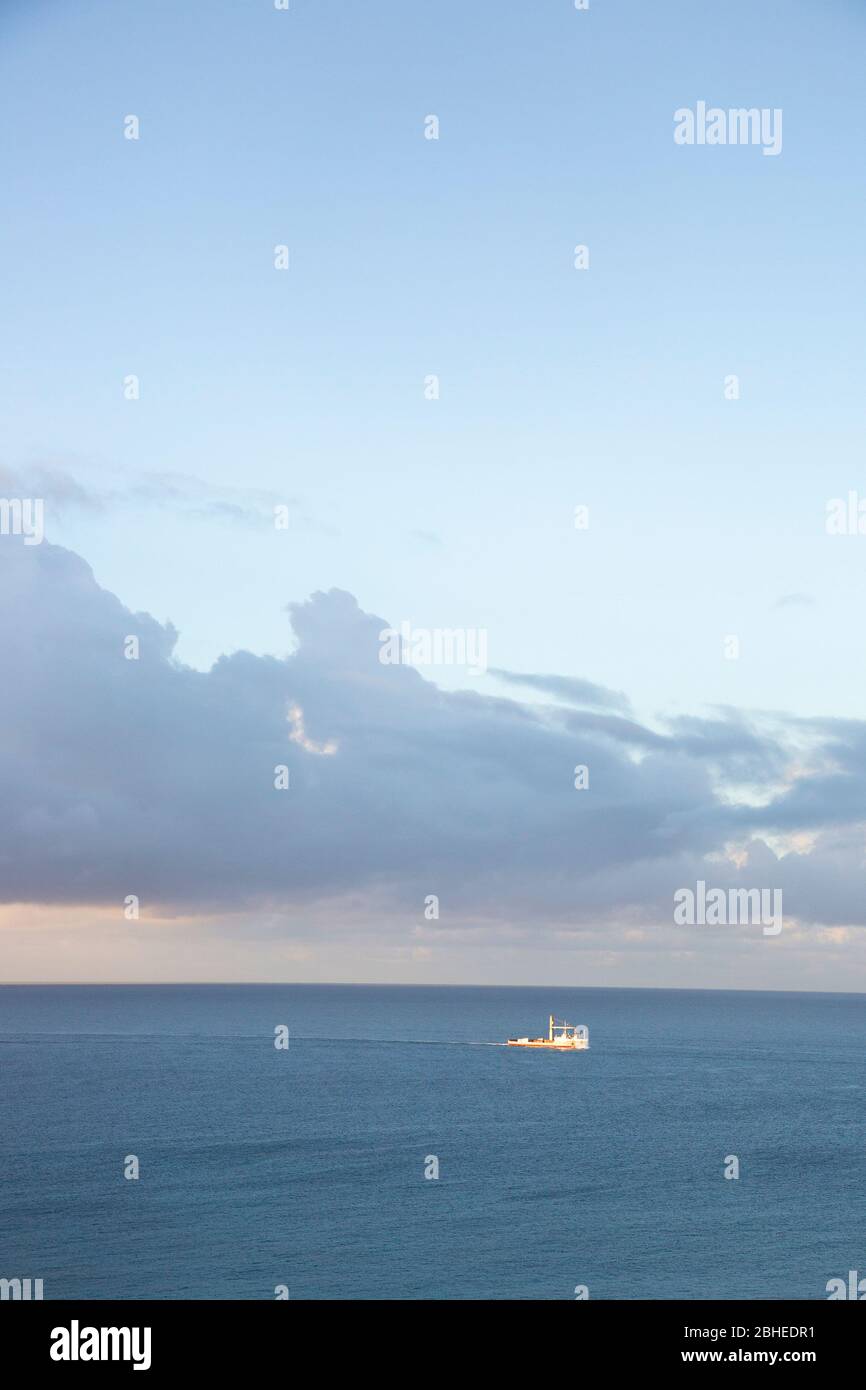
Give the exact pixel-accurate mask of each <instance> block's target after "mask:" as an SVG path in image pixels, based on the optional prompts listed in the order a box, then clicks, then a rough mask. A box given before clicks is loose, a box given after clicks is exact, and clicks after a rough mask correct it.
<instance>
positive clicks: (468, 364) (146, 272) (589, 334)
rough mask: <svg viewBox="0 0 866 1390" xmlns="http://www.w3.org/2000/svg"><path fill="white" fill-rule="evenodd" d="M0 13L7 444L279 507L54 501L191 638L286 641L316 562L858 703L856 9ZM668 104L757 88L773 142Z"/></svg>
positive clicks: (738, 101) (495, 639) (103, 573)
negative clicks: (575, 252)
mask: <svg viewBox="0 0 866 1390" xmlns="http://www.w3.org/2000/svg"><path fill="white" fill-rule="evenodd" d="M17 11H18V12H17V14H16V7H15V6H11V7H9V9H8V10H7V11H6V12H5V13H6V18H5V19H4V21H3V29H4V30H5V39H4V44H3V51H4V56H3V60H2V82H0V105H2V124H3V127H4V129H5V130H6V131H7V132H9V131H10V130H14V132H15V135H14V139H13V140H12V141H11V142H9V141H8V140H7V142H6V148H5V152H4V168H3V185H4V189H5V199H6V202H7V208H8V209H9V211H10V212H11V213H12V216H11V217H10V216H9V215H8V214H7V217H6V218H4V224H3V229H2V255H3V261H4V265H5V267H6V269H7V277H6V290H5V294H4V301H5V302H4V314H3V317H4V321H5V335H6V345H5V348H4V351H3V355H2V368H3V370H2V388H3V393H4V406H5V412H6V414H7V420H8V423H7V427H6V429H5V432H4V433H5V443H4V461H5V463H6V464H7V465H9V466H13V467H20V466H22V465H27V464H32V463H48V464H50V465H51V466H60V467H69V468H71V469H72V471H73V472H74V473H75V475H76V477H78V479H79V481H81V482H83V483H85V485H86V483H87V479H88V477H94V476H96V475H95V474H93V472H92V470H93V469H97V470H98V469H100V468H106V469H109V470H110V471H111V472H112V474H115V475H116V474H117V473H120V474H125V475H128V476H129V477H130V478H132V477H134V476H136V475H140V474H145V473H164V472H173V473H181V474H187V475H191V476H193V477H195V478H198V479H200V480H203V481H205V482H207V483H209V484H211V485H213V486H214V487H218V488H247V487H249V488H254V489H262V490H265V491H268V492H272V493H274V494H276V495H277V496H279V497H285V498H286V500H287V501H290V502H292V504H293V526H292V528H291V531H290V533H289V535H287V536H285V535H283V536H276V537H275V536H274V535H272V534H270V533H269V532H268V531H267V530H264V529H263V530H262V531H259V530H256V529H255V528H238V527H229V526H220V527H217V526H216V525H213V524H207V523H203V522H194V521H192V520H190V519H188V518H183V519H180V520H176V519H174V518H173V517H172V516H171V515H169V514H168V513H167V512H166V511H164V510H163V511H160V510H156V509H154V510H144V509H138V510H136V511H134V512H130V513H128V514H125V515H123V516H120V515H115V516H114V517H113V518H112V519H111V521H107V520H106V519H105V517H104V516H100V517H98V518H94V519H91V520H90V521H88V520H87V518H86V517H82V516H81V515H79V514H76V513H73V512H70V513H69V514H68V515H67V516H66V517H65V518H64V519H63V520H62V522H61V524H59V525H58V523H57V520H56V519H55V520H54V522H53V524H51V525H50V526H49V535H50V536H51V538H53V539H56V540H61V541H62V542H63V543H66V544H69V545H71V546H72V547H73V548H74V549H77V550H79V551H80V552H81V553H82V554H83V555H84V556H85V557H86V558H87V559H88V561H89V562H90V563H91V564H92V565H93V566H94V568H95V571H96V575H97V578H98V579H99V581H100V582H101V583H103V584H105V585H106V586H108V587H109V588H111V589H113V590H114V591H115V592H117V593H118V594H119V595H120V596H121V598H122V599H123V600H124V602H126V603H127V604H129V606H130V607H132V608H133V609H137V608H144V609H147V610H148V611H151V612H153V613H154V614H155V615H156V616H157V617H159V618H160V619H171V620H172V621H174V622H175V623H176V624H177V626H178V627H179V628H180V629H181V643H180V648H179V650H180V653H181V655H182V656H184V657H185V658H186V659H187V660H189V661H191V662H193V663H195V664H198V665H202V666H207V665H208V664H209V662H210V661H211V660H212V659H214V657H215V656H216V655H217V654H218V653H219V652H220V651H222V650H232V649H235V648H237V647H240V646H248V647H251V648H252V649H253V650H255V651H260V652H261V651H280V650H282V649H283V648H284V647H285V645H286V642H287V629H286V625H285V619H284V617H283V615H282V613H281V611H280V610H281V606H282V604H283V603H285V602H286V601H288V600H290V599H302V598H304V597H306V596H307V595H308V594H309V593H310V592H311V591H313V590H315V589H317V588H323V587H324V588H329V587H331V586H332V585H337V586H340V587H343V588H346V589H349V590H350V591H351V592H353V593H354V594H355V595H356V596H357V598H358V600H359V602H360V603H361V606H362V607H364V608H366V609H368V610H370V611H373V612H376V613H379V614H382V615H383V616H385V617H387V618H388V619H389V620H391V621H394V622H398V621H400V620H401V619H403V618H410V619H411V620H412V621H413V622H415V623H416V624H419V625H426V626H431V627H435V626H443V627H455V626H456V627H479V626H483V627H486V628H487V629H488V631H489V634H490V637H489V641H490V661H491V664H493V665H496V666H503V667H510V668H518V669H524V670H544V671H547V670H550V671H557V672H560V673H564V674H571V675H585V676H588V677H590V678H592V679H596V680H599V681H602V682H604V683H606V684H608V685H611V686H614V687H616V688H627V689H628V690H629V692H630V693H631V695H632V697H633V698H634V699H635V701H636V702H637V703H638V705H639V706H640V707H641V708H642V709H643V710H644V711H645V712H646V713H650V714H651V713H652V711H653V710H654V709H655V708H657V707H665V708H670V707H672V706H674V705H676V706H677V707H680V708H692V707H695V706H697V705H700V704H702V703H704V702H714V701H718V700H721V701H729V700H731V701H735V702H736V703H738V704H747V705H751V704H756V705H762V706H774V707H777V706H786V707H791V708H794V709H796V710H798V711H800V712H803V713H818V712H825V713H842V712H847V713H851V714H854V713H857V712H859V709H860V696H859V691H860V690H862V688H863V680H864V678H866V642H864V641H863V640H862V637H861V628H862V625H861V622H860V615H861V614H862V611H863V605H864V599H866V584H864V557H866V539H863V540H862V541H858V540H855V539H839V538H834V539H828V538H827V537H825V535H824V533H823V515H824V506H825V502H826V500H827V499H828V498H829V497H833V496H836V495H840V494H843V493H844V492H845V491H846V490H847V489H848V488H852V487H853V488H856V487H858V486H860V487H861V488H863V489H864V491H866V472H864V468H863V458H864V450H863V435H864V411H863V386H864V380H866V356H864V348H863V333H862V308H863V302H864V294H863V290H864V260H863V250H862V246H863V239H862V228H863V211H864V208H863V196H864V195H863V183H862V150H863V148H864V144H866V129H864V125H866V121H864V107H863V104H862V102H861V101H860V100H859V99H858V95H859V83H860V80H861V75H862V53H863V40H864V37H866V19H864V13H863V8H862V6H859V5H855V4H849V3H836V2H833V3H827V4H822V5H821V6H820V7H818V6H816V5H814V4H807V3H792V0H786V3H777V4H772V3H771V4H762V5H760V6H755V5H754V4H753V3H751V2H749V3H729V2H726V3H724V4H713V5H708V4H702V5H701V6H699V7H698V6H695V5H694V4H693V3H691V0H689V3H665V4H659V5H653V6H648V5H646V4H644V3H621V4H614V3H608V2H607V0H593V3H592V5H591V8H590V10H589V12H586V13H580V12H577V11H575V10H574V9H573V8H572V7H571V5H570V4H569V3H567V0H559V3H545V4H540V5H523V4H519V5H518V4H503V3H475V4H473V5H471V6H467V5H465V4H463V3H461V4H454V3H443V4H437V5H435V6H428V5H423V4H414V5H407V4H406V3H375V4H370V5H363V6H359V5H356V6H351V5H345V4H336V3H325V2H322V0H320V2H319V3H315V4H314V3H306V0H293V6H292V9H291V10H290V11H289V12H288V13H283V12H277V11H275V10H274V9H273V8H272V6H271V5H270V4H269V3H268V2H267V0H257V2H256V3H253V0H244V3H220V2H219V0H216V3H209V4H208V5H206V6H201V5H197V4H178V3H177V0H149V3H146V4H141V3H117V0H110V3H94V2H93V0H77V3H76V4H75V5H68V6H67V5H59V4H52V3H35V4H31V5H28V6H19V7H17ZM698 99H705V100H707V101H709V102H710V103H717V104H719V105H722V106H728V105H733V106H736V105H756V106H770V107H781V108H782V109H783V112H784V126H783V129H784V143H783V151H782V154H781V155H780V156H779V157H778V158H767V157H764V156H762V154H761V152H760V150H759V149H755V148H723V149H709V148H703V149H697V148H692V149H683V148H678V147H676V146H675V145H674V143H673V140H672V127H673V121H672V115H673V111H674V110H675V109H676V108H677V107H680V106H683V105H692V106H693V105H694V103H695V102H696V101H697V100H698ZM431 112H432V113H435V114H437V115H438V117H439V119H440V122H441V138H440V140H439V141H438V142H432V141H426V140H424V139H423V138H422V126H423V118H424V116H425V115H427V114H428V113H431ZM128 113H135V114H136V115H138V116H139V117H140V121H141V139H140V141H139V142H137V143H134V142H131V141H127V140H124V139H123V138H122V121H123V117H124V116H125V115H126V114H128ZM281 242H285V243H287V244H288V245H289V246H290V248H291V259H292V266H291V269H290V270H289V271H288V272H287V273H285V274H281V273H278V272H276V271H275V270H274V269H273V268H272V258H273V246H274V245H275V244H276V243H281ZM576 242H585V243H587V244H588V245H589V247H590V255H591V268H590V270H589V272H588V273H578V272H576V271H575V270H574V269H573V268H572V247H573V246H574V244H575V243H576ZM10 271H11V272H12V274H11V280H10V276H9V274H8V272H10ZM129 372H135V373H137V374H138V375H139V376H140V378H141V391H142V398H141V400H140V401H139V402H137V403H129V402H127V401H125V400H124V399H123V396H122V391H121V383H122V379H123V377H124V376H125V375H126V374H127V373H129ZM429 372H436V373H438V374H439V375H440V377H441V391H442V396H441V399H440V400H439V401H438V402H428V401H426V400H425V399H424V397H423V394H422V383H423V378H424V376H425V375H426V374H427V373H429ZM728 372H736V373H737V374H738V375H739V376H740V379H741V390H742V397H741V399H740V400H739V401H738V402H736V403H732V402H726V401H725V400H724V398H723V390H722V385H723V378H724V376H725V374H727V373H728ZM580 502H586V503H588V504H589V505H590V507H591V529H590V531H589V532H588V533H585V534H584V533H579V532H575V531H574V530H573V527H572V513H573V507H574V505H575V504H577V503H580ZM418 532H422V533H432V535H433V536H435V537H437V538H438V541H439V543H438V544H437V543H432V542H431V541H430V540H427V539H425V538H424V537H419V536H418V535H417V534H416V533H418ZM801 592H802V593H806V594H808V595H809V596H811V597H813V598H814V600H815V602H814V604H812V605H810V606H806V605H796V606H791V607H788V608H783V609H775V608H774V604H775V602H776V601H777V599H778V598H779V597H780V596H782V595H786V594H790V593H801ZM728 633H736V634H738V635H739V636H740V638H741V641H742V653H743V654H742V657H741V660H740V662H739V663H738V664H736V663H731V662H726V661H724V660H723V659H722V656H721V639H722V637H723V636H724V635H726V634H728ZM828 674H829V675H830V676H831V678H830V679H828ZM443 679H444V681H445V683H452V684H453V683H454V682H455V681H458V680H463V679H464V677H463V675H462V673H450V674H449V673H443Z"/></svg>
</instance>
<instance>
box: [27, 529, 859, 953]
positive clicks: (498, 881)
mask: <svg viewBox="0 0 866 1390" xmlns="http://www.w3.org/2000/svg"><path fill="white" fill-rule="evenodd" d="M287 611H288V617H289V620H290V621H291V624H292V627H293V628H294V633H295V637H296V641H297V646H296V650H295V651H294V652H293V653H292V654H291V655H290V656H288V657H286V658H279V659H278V658H276V657H261V656H256V655H253V654H252V653H250V652H244V651H241V652H237V653H235V654H233V655H231V656H225V657H222V658H221V659H220V660H219V661H217V662H216V664H215V665H214V666H213V667H212V669H211V670H210V671H208V672H200V671H195V670H192V669H190V668H188V667H186V666H184V665H183V664H182V663H180V662H179V661H178V660H177V658H176V656H175V654H174V653H175V643H176V637H177V634H176V632H175V630H174V629H173V628H172V627H171V626H170V625H167V624H161V623H159V622H157V621H156V620H155V619H154V618H153V617H151V616H150V615H149V614H147V613H132V612H130V611H129V610H128V609H127V608H125V607H124V606H123V604H122V603H121V602H120V600H119V599H118V598H117V597H115V596H114V595H113V594H111V593H109V592H107V591H106V590H105V589H102V588H101V587H100V586H99V585H98V583H97V582H96V580H95V578H94V576H93V574H92V572H91V571H90V569H89V568H88V566H87V565H86V564H85V563H84V561H83V560H81V559H80V558H79V557H78V556H76V555H74V554H72V553H71V552H69V551H67V550H64V549H61V548H60V547H57V546H54V545H51V544H48V543H47V542H46V543H44V544H42V545H40V546H31V547H25V546H24V545H23V544H22V543H21V540H20V538H17V537H3V538H0V660H2V680H0V898H2V901H4V902H7V903H11V902H42V903H118V904H119V903H121V902H122V900H123V898H124V897H125V896H126V895H127V894H129V893H136V894H138V895H139V897H140V898H141V902H142V906H143V908H144V909H151V910H158V911H160V912H164V913H172V912H197V911H198V912H218V911H224V910H225V911H231V910H238V909H250V910H255V909H264V910H270V909H277V908H278V909H279V910H280V911H292V910H294V909H303V908H304V906H305V905H311V904H314V903H315V904H319V905H321V904H324V903H333V904H335V906H334V907H333V911H334V913H335V914H337V915H339V912H340V907H339V904H340V903H341V902H346V903H347V902H350V901H351V902H354V903H358V902H371V903H376V904H377V905H379V907H380V908H381V910H382V912H383V913H385V914H392V915H393V916H394V917H400V915H401V914H402V915H403V918H404V920H405V919H406V917H407V916H409V915H410V914H411V915H413V916H414V917H416V918H417V914H418V910H419V904H421V903H422V902H423V899H424V897H425V895H426V894H429V893H437V894H439V895H440V899H441V903H442V910H443V914H447V916H448V918H449V919H450V920H451V921H457V920H461V921H464V922H466V923H469V924H471V923H472V922H476V921H484V922H487V923H490V922H493V923H497V922H500V923H503V924H508V923H510V922H515V921H520V923H521V924H526V923H527V922H529V923H532V922H538V923H539V924H542V923H548V924H557V923H559V924H562V925H566V926H573V925H580V924H581V923H588V924H592V923H596V924H597V923H599V922H604V921H606V920H615V919H616V918H617V915H618V914H626V915H627V916H628V917H629V918H630V919H638V920H640V919H645V920H647V921H651V920H653V919H654V918H657V919H663V920H669V919H670V912H671V897H672V893H673V891H674V890H675V889H676V888H677V887H679V886H682V885H688V884H689V883H694V881H695V879H696V878H697V877H704V878H706V879H708V880H712V881H713V882H714V883H716V884H717V885H718V886H728V885H731V886H738V885H741V884H745V885H747V886H748V885H749V884H753V885H754V886H761V885H766V886H780V887H782V888H783V889H784V890H785V893H786V903H785V906H786V912H788V913H789V914H792V915H795V916H796V915H803V916H804V917H806V918H808V919H809V920H815V921H825V922H831V923H832V922H841V923H862V922H864V921H866V893H864V887H866V872H864V833H863V830H862V822H863V821H864V820H866V724H863V723H860V722H858V721H851V720H848V721H833V720H813V721H810V720H796V719H786V718H785V717H784V716H781V715H773V716H748V715H746V714H744V713H743V712H741V711H736V710H721V711H716V712H715V713H714V714H713V716H712V717H710V718H706V719H701V718H697V717H694V718H678V719H673V720H670V721H666V722H664V721H657V727H656V728H652V729H651V728H649V727H646V726H644V725H643V724H642V723H641V722H640V721H639V720H638V719H636V718H634V717H625V716H624V715H623V714H621V713H619V712H617V711H618V709H619V708H622V707H625V708H627V701H625V699H624V697H621V696H615V695H614V696H612V695H611V692H604V691H603V689H602V688H601V687H598V686H594V685H592V683H591V682H583V681H579V680H574V679H571V678H569V679H568V680H566V681H565V685H564V687H563V689H565V690H567V691H568V692H569V693H570V698H571V704H570V705H569V707H568V708H564V707H561V706H556V705H549V704H538V703H532V704H525V703H523V702H521V701H518V700H515V699H511V698H497V697H492V696H484V695H480V694H477V693H473V692H459V691H458V692H449V691H444V690H441V689H439V688H438V687H437V686H436V685H435V684H433V682H432V681H430V680H428V679H426V678H425V677H424V675H423V674H422V673H421V672H420V671H418V670H417V669H413V668H412V667H408V666H388V665H383V664H381V663H380V661H379V652H380V640H379V634H380V633H381V632H382V630H383V629H384V628H386V627H387V626H389V624H388V622H387V621H386V619H385V618H381V617H375V616H372V615H370V614H367V613H364V612H363V611H362V610H361V609H360V608H359V607H358V604H357V603H356V601H355V599H354V598H353V597H352V596H351V595H350V594H348V593H345V592H342V591H340V590H331V591H330V592H328V593H317V594H314V595H313V596H312V598H310V599H309V600H308V601H306V602H303V603H292V604H290V605H289V606H288V610H287ZM130 636H135V637H137V638H138V641H139V646H140V659H139V660H137V661H129V660H126V659H125V658H124V643H125V641H126V639H127V638H128V637H130ZM534 679H535V681H536V682H540V681H544V682H547V683H548V684H549V683H550V682H555V681H556V678H555V677H536V678H534ZM520 680H521V682H524V683H525V678H520ZM512 683H515V684H516V683H517V681H516V679H515V681H514V682H512ZM530 688H539V687H538V685H537V684H536V686H534V687H533V686H532V683H531V681H530ZM578 695H580V696H581V697H582V698H583V699H584V700H585V701H587V702H588V698H589V696H592V699H593V701H594V704H595V706H596V707H595V708H593V709H589V710H580V709H577V708H574V704H576V703H577V698H578ZM598 706H601V708H598ZM278 764H286V765H287V766H288V767H289V769H290V778H291V787H290V790H288V791H285V792H284V791H277V790H275V789H274V768H275V767H276V766H277V765H278ZM578 764H581V765H585V766H586V767H588V769H589V778H590V786H589V789H588V790H586V791H577V790H575V788H574V768H575V766H576V765H578ZM806 832H808V835H809V837H810V840H809V844H808V846H806V842H805V840H804V841H803V842H802V845H801V846H800V848H799V849H797V848H795V849H793V850H790V849H789V851H788V852H784V853H783V852H782V850H781V849H778V851H777V850H774V849H773V848H772V847H771V846H772V844H773V843H774V842H775V837H778V836H779V835H782V836H788V837H789V838H790V837H791V836H800V837H802V836H803V835H804V834H805V833H806ZM756 834H757V835H759V836H761V837H766V842H764V840H763V839H759V840H758V841H755V840H753V839H752V841H751V846H750V848H749V854H750V864H749V868H747V869H745V870H742V871H741V870H740V869H738V868H737V865H736V863H735V862H734V861H733V860H732V859H731V857H730V855H729V853H728V849H727V847H729V846H730V845H731V843H732V842H733V843H736V844H737V845H742V844H744V843H745V844H748V843H749V841H750V838H751V837H753V836H754V835H756ZM805 847H808V848H809V850H810V852H808V853H806V852H805ZM780 856H781V857H780ZM756 875H757V878H756Z"/></svg>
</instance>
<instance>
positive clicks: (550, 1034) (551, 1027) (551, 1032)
mask: <svg viewBox="0 0 866 1390" xmlns="http://www.w3.org/2000/svg"><path fill="white" fill-rule="evenodd" d="M548 1038H549V1039H550V1041H551V1042H553V1014H551V1015H550V1032H549V1033H548Z"/></svg>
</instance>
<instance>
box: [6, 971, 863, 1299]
mask: <svg viewBox="0 0 866 1390" xmlns="http://www.w3.org/2000/svg"><path fill="white" fill-rule="evenodd" d="M551 1010H553V1011H554V1012H555V1013H556V1015H557V1017H563V1016H564V1017H566V1018H568V1020H569V1021H570V1022H575V1023H586V1024H588V1025H589V1029H590V1051H589V1052H585V1053H576V1054H572V1055H568V1054H563V1055H553V1056H550V1055H545V1054H539V1053H533V1052H523V1051H518V1050H516V1049H513V1048H505V1047H499V1046H490V1045H489V1044H490V1043H492V1042H496V1041H499V1040H502V1039H504V1038H506V1037H507V1036H509V1035H512V1036H513V1035H515V1034H518V1033H519V1034H521V1035H523V1034H526V1033H530V1034H531V1035H536V1034H538V1033H540V1032H543V1031H545V1029H546V1021H547V1015H548V1013H550V1012H551ZM281 1024H285V1025H286V1026H287V1027H288V1028H289V1030H290V1037H291V1041H290V1045H289V1047H288V1049H287V1050H277V1049H276V1048H275V1047H274V1029H275V1028H276V1027H277V1026H278V1025H281ZM864 1059H866V996H862V995H832V996H830V995H815V994H801V995H798V994H759V993H722V992H719V993H714V992H688V991H663V990H646V991H644V990H615V989H610V990H604V989H587V990H574V989H543V990H542V989H475V988H467V989H451V988H442V989H434V988H383V987H369V988H367V987H360V988H353V987H343V986H273V987H272V986H226V987H220V986H217V987H210V986H174V987H162V986H142V987H135V986H122V987H104V988H98V987H90V986H85V987H71V988H66V987H49V988H45V987H28V988H25V987H20V988H19V987H15V986H7V987H5V988H2V989H0V1276H6V1277H15V1276H18V1277H22V1278H24V1277H31V1278H43V1279H44V1280H45V1296H46V1298H65V1297H71V1298H220V1299H226V1298H245V1299H267V1298H273V1297H274V1290H275V1288H276V1286H277V1285H280V1284H285V1285H287V1286H288V1288H289V1290H290V1296H291V1297H292V1298H293V1299H325V1298H329V1299H386V1298H387V1299H418V1298H439V1299H568V1298H573V1297H574V1289H575V1286H576V1285H578V1284H585V1285H587V1286H588V1288H589V1293H590V1298H690V1299H704V1298H768V1299H771V1298H790V1297H794V1298H806V1299H812V1298H822V1297H826V1293H825V1285H826V1282H827V1280H828V1279H829V1278H832V1277H835V1276H843V1277H845V1276H847V1271H848V1270H849V1269H859V1270H860V1271H861V1273H866V1106H864ZM128 1154H135V1155H136V1156H137V1157H138V1159H139V1163H140V1177H139V1179H138V1181H128V1180H126V1179H125V1178H124V1176H123V1167H124V1159H125V1157H126V1155H128ZM729 1154H735V1155H737V1156H738V1158H739V1161H740V1178H739V1180H736V1181H734V1180H726V1179H725V1178H724V1176H723V1169H724V1160H725V1157H726V1155H729ZM428 1155H435V1156H436V1157H437V1158H438V1161H439V1178H438V1180H434V1179H425V1177H424V1171H425V1160H426V1159H427V1156H428Z"/></svg>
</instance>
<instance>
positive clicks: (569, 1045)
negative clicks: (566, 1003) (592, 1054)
mask: <svg viewBox="0 0 866 1390" xmlns="http://www.w3.org/2000/svg"><path fill="white" fill-rule="evenodd" d="M508 1046H509V1047H550V1048H555V1049H556V1051H557V1052H575V1051H581V1052H582V1051H584V1050H585V1049H586V1048H588V1047H589V1029H588V1028H587V1026H586V1024H585V1023H557V1021H556V1019H555V1018H554V1017H553V1014H551V1015H550V1023H549V1027H548V1030H547V1037H546V1038H509V1039H508Z"/></svg>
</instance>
